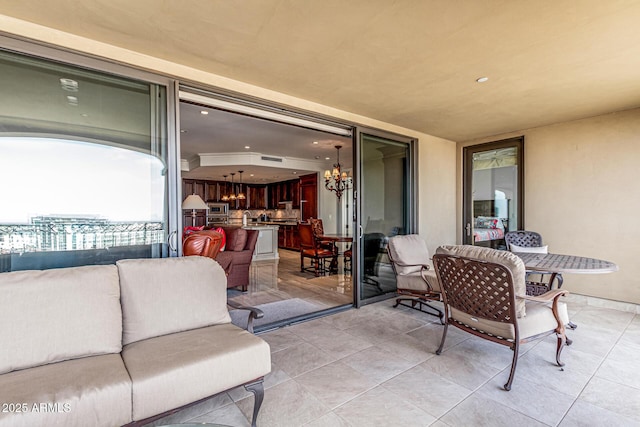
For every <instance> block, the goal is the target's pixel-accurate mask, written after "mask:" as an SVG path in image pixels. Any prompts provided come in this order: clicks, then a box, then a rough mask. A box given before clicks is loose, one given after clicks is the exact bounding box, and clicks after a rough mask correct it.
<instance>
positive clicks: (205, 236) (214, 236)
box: [182, 230, 222, 259]
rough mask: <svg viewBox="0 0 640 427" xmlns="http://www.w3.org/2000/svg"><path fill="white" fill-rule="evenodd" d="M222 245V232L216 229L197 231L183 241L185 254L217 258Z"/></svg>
mask: <svg viewBox="0 0 640 427" xmlns="http://www.w3.org/2000/svg"><path fill="white" fill-rule="evenodd" d="M221 245H222V234H220V233H218V232H217V231H214V230H203V231H196V232H194V233H191V234H188V235H186V236H185V238H184V239H183V241H182V254H183V255H184V256H192V255H199V256H204V257H208V258H212V259H215V258H216V256H217V255H218V252H220V246H221Z"/></svg>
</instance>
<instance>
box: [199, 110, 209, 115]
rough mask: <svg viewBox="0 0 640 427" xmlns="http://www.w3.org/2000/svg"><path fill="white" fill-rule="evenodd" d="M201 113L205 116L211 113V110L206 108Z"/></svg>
mask: <svg viewBox="0 0 640 427" xmlns="http://www.w3.org/2000/svg"><path fill="white" fill-rule="evenodd" d="M200 114H202V115H203V116H206V115H207V114H209V112H208V111H205V110H202V111H200Z"/></svg>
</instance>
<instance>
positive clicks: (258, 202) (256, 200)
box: [247, 184, 267, 209]
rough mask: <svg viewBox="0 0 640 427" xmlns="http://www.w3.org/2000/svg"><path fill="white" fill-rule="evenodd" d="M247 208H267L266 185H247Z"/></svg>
mask: <svg viewBox="0 0 640 427" xmlns="http://www.w3.org/2000/svg"><path fill="white" fill-rule="evenodd" d="M247 198H248V201H249V202H248V209H266V208H267V186H266V185H253V184H249V185H247Z"/></svg>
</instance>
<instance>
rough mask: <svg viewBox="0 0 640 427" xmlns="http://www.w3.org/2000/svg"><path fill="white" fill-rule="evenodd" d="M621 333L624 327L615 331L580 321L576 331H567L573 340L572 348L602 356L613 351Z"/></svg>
mask: <svg viewBox="0 0 640 427" xmlns="http://www.w3.org/2000/svg"><path fill="white" fill-rule="evenodd" d="M621 334H622V329H621V330H620V331H614V330H611V329H604V328H601V327H599V326H593V325H589V324H580V323H578V329H576V330H575V331H570V330H569V331H567V336H568V337H569V338H571V339H572V340H573V344H571V348H572V349H576V350H579V351H584V352H585V353H590V354H594V355H596V356H601V357H604V356H606V355H607V354H608V353H609V351H611V349H612V348H613V346H614V345H615V343H616V342H617V341H618V339H619V338H620V335H621Z"/></svg>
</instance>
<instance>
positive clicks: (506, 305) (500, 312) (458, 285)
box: [433, 254, 516, 326]
mask: <svg viewBox="0 0 640 427" xmlns="http://www.w3.org/2000/svg"><path fill="white" fill-rule="evenodd" d="M433 262H434V264H435V266H436V271H437V272H438V278H439V280H440V288H441V290H442V297H443V301H444V304H445V307H446V308H447V309H448V310H447V311H448V312H449V313H448V317H449V318H451V313H450V310H449V309H456V310H458V311H461V312H463V313H466V314H468V315H470V316H472V317H473V318H481V319H485V320H491V321H495V322H502V323H510V324H514V325H515V322H516V311H515V291H514V287H513V276H512V274H511V271H510V270H509V269H508V268H507V267H505V266H504V265H501V264H496V263H492V262H487V261H478V260H474V259H472V258H465V257H460V256H455V255H445V254H436V255H434V256H433ZM453 320H454V321H455V319H453ZM469 326H473V325H469Z"/></svg>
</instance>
